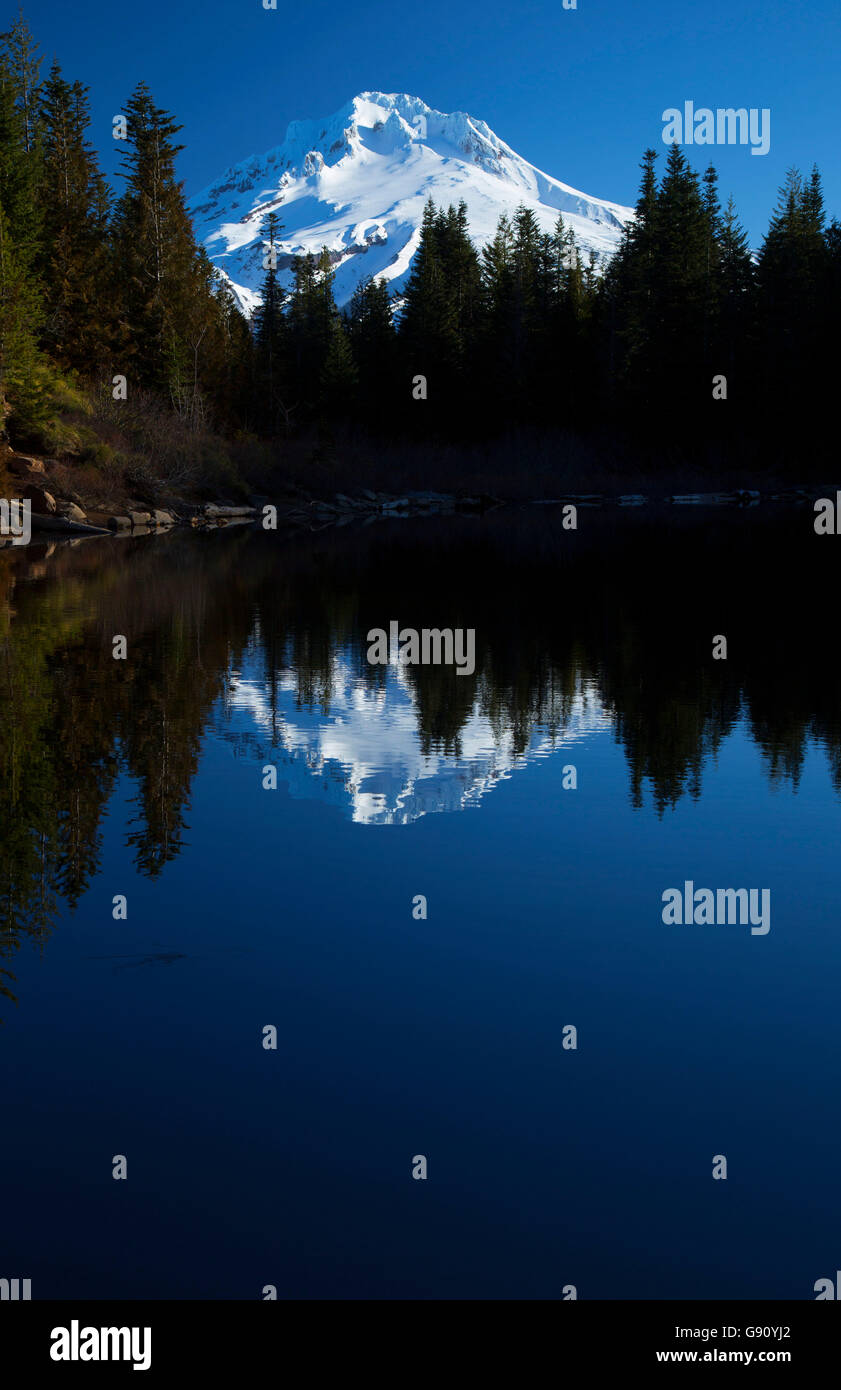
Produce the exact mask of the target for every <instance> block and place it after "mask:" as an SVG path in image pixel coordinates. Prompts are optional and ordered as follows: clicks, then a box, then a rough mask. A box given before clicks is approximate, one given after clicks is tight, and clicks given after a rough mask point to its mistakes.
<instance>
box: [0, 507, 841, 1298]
mask: <svg viewBox="0 0 841 1390" xmlns="http://www.w3.org/2000/svg"><path fill="white" fill-rule="evenodd" d="M579 520H580V529H579V531H578V532H577V533H569V532H564V531H563V530H562V528H561V526H560V518H559V517H557V516H556V515H555V514H554V513H552V512H551V510H550V509H543V508H530V509H524V510H522V511H520V512H510V513H494V514H492V515H491V516H488V517H485V518H484V519H483V518H475V517H471V518H463V519H452V520H449V521H444V520H442V521H432V520H429V521H427V522H423V523H420V522H419V523H416V524H415V523H405V522H402V523H401V522H396V523H389V524H382V525H380V524H377V525H374V526H369V527H362V528H356V527H347V528H344V529H341V530H338V531H333V532H322V533H319V534H317V535H309V534H308V535H305V536H300V535H299V536H282V535H280V534H278V535H264V534H261V533H255V532H252V531H251V530H249V529H247V528H236V529H229V530H227V531H220V532H219V533H214V534H211V535H193V534H184V533H177V534H173V535H169V536H164V537H150V538H138V539H135V540H123V541H118V540H114V541H113V542H112V541H104V542H101V541H96V542H87V543H84V544H80V545H77V546H75V547H60V548H56V549H53V550H52V551H51V552H50V551H48V550H47V549H46V548H44V547H32V548H30V550H29V551H28V552H26V553H25V554H24V553H22V552H21V551H14V552H12V551H11V550H9V549H6V550H4V551H2V552H0V922H1V923H2V928H1V933H0V972H2V973H0V1018H2V1020H3V1022H2V1026H0V1096H1V1097H2V1111H1V1112H0V1114H2V1133H3V1139H2V1146H0V1176H2V1191H3V1193H4V1197H3V1219H2V1222H1V1223H0V1275H2V1276H4V1277H29V1278H31V1279H32V1293H33V1297H34V1298H50V1297H58V1298H87V1297H92V1298H98V1297H99V1298H103V1297H118V1298H129V1297H131V1298H134V1297H137V1298H142V1297H147V1298H148V1297H151V1298H220V1299H225V1298H247V1299H259V1298H260V1297H261V1296H262V1290H263V1287H264V1286H265V1285H268V1284H273V1285H275V1286H276V1288H277V1291H278V1297H279V1298H290V1297H315V1298H325V1297H328V1298H382V1297H385V1298H436V1297H444V1298H465V1297H478V1298H552V1299H556V1298H559V1297H561V1296H562V1290H563V1288H564V1286H565V1285H569V1284H574V1285H575V1286H576V1287H577V1289H578V1294H579V1297H581V1298H626V1297H643V1298H650V1299H655V1298H664V1297H677V1298H754V1297H755V1298H804V1299H810V1298H813V1297H814V1293H813V1285H814V1282H815V1280H816V1279H818V1278H821V1277H824V1276H830V1277H831V1276H833V1274H834V1271H835V1270H836V1269H837V1268H838V1267H839V1262H841V1246H840V1245H839V1236H838V1231H839V1217H841V1201H839V1188H838V1173H839V1171H841V1126H839V1118H838V1095H839V1090H840V1089H841V1010H839V1007H838V999H839V983H841V946H839V941H841V933H839V923H838V911H837V902H838V896H839V886H841V872H840V871H839V849H838V846H839V841H840V840H841V665H839V660H838V656H837V653H836V641H835V635H834V630H833V624H832V619H831V613H832V611H833V604H834V595H835V592H836V589H837V572H838V560H837V557H836V556H835V553H834V552H833V551H832V546H833V544H834V542H833V540H832V539H831V538H820V539H819V538H816V537H815V536H814V533H813V530H812V517H811V514H810V513H809V512H808V511H804V512H791V513H786V514H782V513H781V514H778V515H773V516H771V517H768V516H764V515H762V516H760V514H759V513H758V512H757V511H751V512H738V513H724V512H716V513H711V514H696V515H693V516H691V517H690V516H677V515H676V514H675V513H674V512H671V513H668V512H667V513H664V514H662V515H649V514H646V515H639V514H630V513H623V514H619V515H617V516H614V517H613V518H611V517H608V516H603V515H602V514H600V513H597V512H582V513H580V517H579ZM837 544H838V545H839V546H841V542H837ZM392 619H397V620H398V621H399V622H400V623H401V626H411V627H416V628H421V627H436V626H462V627H472V628H475V630H476V642H477V669H476V673H475V675H474V676H472V677H469V678H460V677H456V676H455V675H454V673H453V672H452V671H450V670H447V669H445V668H417V667H413V668H407V667H403V668H400V667H398V666H391V667H387V668H378V667H373V666H370V665H369V664H368V662H367V660H366V648H367V643H366V640H365V639H366V634H367V631H368V629H369V628H371V627H387V626H388V623H389V621H390V620H392ZM115 634H124V635H125V636H126V637H127V639H128V659H127V660H126V661H115V660H114V659H113V657H112V655H111V652H112V638H113V637H114V635H115ZM716 634H723V635H726V637H727V639H728V659H727V661H713V660H712V656H711V653H712V639H713V636H714V635H716ZM268 766H273V767H275V768H276V769H277V789H276V790H267V789H266V788H265V787H264V780H265V773H264V769H265V768H266V767H268ZM571 768H574V769H575V777H576V779H577V786H575V787H574V788H573V787H571V786H569V785H565V783H567V784H568V783H569V782H570V781H571V780H572V779H571V777H570V769H571ZM687 879H691V880H693V882H694V883H695V884H696V885H697V886H699V887H700V886H704V887H711V888H717V887H730V886H732V887H741V886H744V887H748V888H750V887H753V888H768V889H770V891H771V904H772V907H771V928H770V931H769V933H768V934H767V935H765V936H759V935H752V934H751V931H750V928H749V926H740V925H721V926H696V925H692V926H665V925H664V924H663V922H662V918H661V912H662V901H661V899H662V894H663V891H664V890H665V889H666V888H668V887H672V886H679V887H682V886H683V884H684V881H685V880H687ZM418 894H423V895H425V897H426V899H427V902H428V916H427V919H426V920H416V919H415V918H414V916H413V911H412V905H413V899H414V898H415V896H416V895H418ZM116 895H124V896H125V898H126V899H127V912H128V915H127V919H126V920H115V919H114V917H113V915H112V905H113V901H114V898H115V896H116ZM267 1025H273V1026H274V1027H275V1028H276V1029H277V1049H276V1050H275V1051H267V1050H265V1049H264V1048H263V1046H262V1043H263V1029H264V1028H265V1027H266V1026H267ZM567 1025H574V1026H575V1027H576V1028H577V1030H578V1047H577V1050H570V1049H565V1048H564V1046H563V1041H564V1028H565V1027H566V1026H567ZM117 1154H121V1155H125V1157H126V1160H127V1171H128V1178H127V1181H115V1180H114V1179H113V1178H112V1158H113V1156H114V1155H117ZM418 1154H423V1155H426V1157H427V1160H428V1174H429V1176H428V1179H427V1181H425V1182H422V1181H414V1180H413V1179H412V1176H411V1171H412V1160H413V1156H415V1155H418ZM715 1155H725V1156H726V1158H727V1164H728V1177H727V1181H726V1182H724V1181H714V1180H713V1179H712V1176H711V1175H712V1168H713V1159H714V1156H715Z"/></svg>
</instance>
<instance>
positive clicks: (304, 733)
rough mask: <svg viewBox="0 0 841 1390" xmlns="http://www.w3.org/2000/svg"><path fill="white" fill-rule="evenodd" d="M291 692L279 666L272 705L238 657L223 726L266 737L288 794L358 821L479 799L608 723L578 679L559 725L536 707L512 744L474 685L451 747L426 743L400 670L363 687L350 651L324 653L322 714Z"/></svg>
mask: <svg viewBox="0 0 841 1390" xmlns="http://www.w3.org/2000/svg"><path fill="white" fill-rule="evenodd" d="M298 690H299V681H298V678H297V676H296V675H295V673H294V672H292V671H287V672H285V673H284V675H283V676H282V677H281V678H280V679H279V680H278V683H277V686H276V690H275V708H274V709H272V706H271V702H270V700H269V697H268V692H267V690H266V688H265V686H264V684H263V683H262V681H261V679H260V678H259V676H258V675H257V674H254V673H252V671H251V670H250V668H249V666H248V665H247V664H246V666H245V668H244V670H243V672H242V673H241V674H237V675H235V676H234V677H232V680H231V685H230V690H229V694H228V699H227V702H226V704H227V709H226V715H227V718H226V725H227V727H228V728H229V730H230V732H231V733H232V734H233V735H234V737H236V736H237V735H238V734H239V735H242V734H245V735H247V734H248V732H249V731H250V730H252V729H254V728H255V727H256V729H257V730H258V731H259V734H260V735H261V736H262V738H263V739H264V740H265V743H263V744H261V749H262V755H264V756H265V757H266V758H267V759H268V760H269V761H274V762H275V763H276V764H278V765H279V767H280V766H282V768H283V771H282V773H281V774H280V775H281V776H282V777H283V780H284V781H285V782H286V783H287V784H288V786H289V788H290V790H291V793H292V795H293V796H295V797H313V796H318V797H321V798H323V799H326V800H328V801H330V802H332V803H334V804H336V805H340V806H342V807H344V808H345V809H346V810H347V812H348V814H349V815H350V817H351V818H352V819H353V820H354V821H356V822H358V823H359V824H361V825H407V824H408V823H409V822H410V821H413V820H417V819H418V818H419V817H420V816H424V815H428V814H429V813H430V812H433V811H459V810H464V809H466V808H467V807H470V806H473V807H475V806H478V805H479V802H480V800H481V798H482V797H483V796H484V795H485V794H486V793H487V792H489V791H491V790H492V789H493V788H494V787H495V786H496V784H497V782H499V781H501V780H503V779H504V778H507V777H510V776H511V774H512V773H513V772H514V771H516V770H517V769H518V768H522V767H525V766H526V764H527V763H529V762H531V761H533V760H534V759H535V758H545V757H548V756H549V755H550V754H551V753H553V752H560V750H562V749H563V748H566V747H570V746H572V745H573V744H575V743H578V742H580V741H581V740H582V739H584V738H587V737H588V736H589V735H591V734H594V733H597V732H599V731H600V730H603V729H606V728H610V727H612V720H611V719H610V717H609V715H608V714H607V712H606V711H605V709H604V707H603V706H602V703H601V701H600V700H599V696H598V692H597V690H596V689H595V687H594V686H593V685H592V684H589V685H585V684H584V683H583V682H582V683H581V686H580V688H579V689H578V690H577V692H576V693H575V694H574V695H573V697H572V699H571V700H570V701H569V702H568V709H567V712H566V720H565V723H564V724H563V727H561V728H558V729H556V728H555V727H553V730H552V733H551V734H550V733H548V732H546V727H545V723H543V722H542V721H543V720H544V719H545V711H535V714H536V722H535V725H534V727H533V729H532V732H531V735H530V738H529V743H528V746H527V748H525V749H524V750H521V749H519V748H517V747H515V740H514V733H513V730H512V729H510V728H509V729H500V728H498V727H494V725H493V724H492V721H491V719H490V718H489V717H488V715H487V714H485V713H484V712H483V700H482V692H481V690H480V691H479V692H478V694H477V697H476V700H475V703H474V707H473V710H472V712H471V713H470V714H469V715H468V717H467V719H466V721H465V723H464V725H463V727H462V729H461V731H460V736H459V747H458V751H457V752H454V753H449V752H444V751H441V750H435V749H433V750H425V749H424V748H423V747H422V746H421V737H420V732H419V720H418V709H417V697H416V695H415V692H414V690H413V688H412V685H411V683H410V682H409V680H408V679H407V677H406V671H405V668H402V667H400V666H397V665H394V666H391V667H389V668H388V670H387V672H386V677H385V682H384V684H383V685H382V686H379V687H376V688H373V689H372V688H371V686H370V685H369V684H367V683H366V682H365V681H364V680H363V679H362V677H361V675H360V674H359V670H358V667H357V666H356V665H355V663H354V660H353V656H352V653H351V652H350V651H349V650H345V651H342V652H340V653H337V654H336V656H335V658H334V660H333V663H332V667H331V672H330V708H329V711H328V712H327V713H325V712H324V711H323V710H321V709H312V708H309V709H307V708H303V707H302V706H301V704H300V702H299V699H298ZM278 753H282V758H280V757H278Z"/></svg>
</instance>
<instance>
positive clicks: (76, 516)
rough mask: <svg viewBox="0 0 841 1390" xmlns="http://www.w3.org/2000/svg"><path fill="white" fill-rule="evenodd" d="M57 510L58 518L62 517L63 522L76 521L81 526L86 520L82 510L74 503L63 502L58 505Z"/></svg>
mask: <svg viewBox="0 0 841 1390" xmlns="http://www.w3.org/2000/svg"><path fill="white" fill-rule="evenodd" d="M57 510H58V513H59V516H63V517H64V519H65V521H77V522H79V523H80V524H81V523H83V522H85V521H87V519H88V518H87V516H86V514H85V513H84V512H83V511H82V508H81V507H80V506H78V505H77V504H76V503H75V502H68V501H66V500H63V501H61V502H59V503H58V506H57Z"/></svg>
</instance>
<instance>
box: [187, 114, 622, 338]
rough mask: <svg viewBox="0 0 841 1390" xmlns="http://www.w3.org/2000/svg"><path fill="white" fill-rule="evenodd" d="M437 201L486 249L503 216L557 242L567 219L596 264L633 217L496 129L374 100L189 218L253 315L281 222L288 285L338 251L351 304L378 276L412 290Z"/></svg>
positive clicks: (197, 206) (219, 193)
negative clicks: (527, 221) (292, 269)
mask: <svg viewBox="0 0 841 1390" xmlns="http://www.w3.org/2000/svg"><path fill="white" fill-rule="evenodd" d="M429 197H432V198H433V200H434V201H435V203H436V204H437V205H439V206H440V205H443V206H444V207H448V206H449V205H450V203H455V204H457V203H458V202H459V201H460V200H461V199H462V198H463V199H464V201H465V203H466V204H467V209H468V220H469V224H470V232H471V235H472V237H473V239H474V241H475V243H476V245H477V246H478V247H481V246H482V245H484V243H485V242H486V241H488V240H489V239H490V238H491V237H492V236H493V234H494V231H495V229H496V224H497V221H498V219H499V217H500V214H501V213H503V212H507V213H509V214H511V213H513V212H514V210H515V209H516V207H517V206H518V205H519V204H521V203H523V204H525V205H526V206H527V207H529V208H531V209H532V211H533V212H534V213H535V216H536V217H537V219H538V221H539V223H540V225H541V227H543V228H544V229H545V230H547V231H548V230H550V229H551V228H552V227H553V226H554V224H555V222H556V220H557V216H558V213H559V212H560V213H562V214H563V217H564V222H565V223H566V225H567V226H569V227H571V228H572V229H573V230H574V232H575V235H576V238H577V240H578V243H579V245H580V246H581V248H582V250H583V252H584V254H585V256H586V255H587V254H589V252H590V251H591V250H592V251H594V252H595V253H596V256H597V258H598V259H599V261H600V262H603V261H604V260H605V259H606V258H607V257H609V256H610V254H611V253H612V252H613V251H614V250H615V249H616V246H617V245H618V242H619V238H620V235H621V232H622V228H623V226H624V225H625V223H626V222H627V221H628V219H629V218H630V217H632V216H633V213H632V210H631V209H630V208H626V207H621V206H620V205H619V204H618V203H610V202H606V201H605V200H603V199H601V198H592V197H590V196H589V195H588V194H586V193H580V192H579V191H578V190H577V189H575V188H570V187H569V186H568V185H567V184H564V183H560V182H559V181H558V180H557V179H553V178H550V176H549V175H548V174H543V173H541V171H540V170H539V169H536V168H535V167H534V165H533V164H529V163H528V161H527V160H525V159H522V158H521V157H520V155H518V154H516V153H515V151H514V150H512V149H511V148H510V146H509V145H506V144H505V142H504V141H503V140H500V139H499V137H498V136H497V135H495V134H494V132H493V131H492V130H491V129H490V127H489V126H487V125H486V124H485V122H484V121H480V120H477V119H476V118H475V117H473V116H468V115H467V114H466V113H465V112H463V111H455V112H453V113H452V114H451V115H445V114H444V113H443V112H441V111H434V110H433V109H432V108H431V107H429V106H427V105H426V103H425V102H423V101H421V100H420V99H419V98H418V97H412V96H405V95H399V94H398V95H395V94H392V95H386V94H384V93H382V92H362V93H361V94H360V95H359V96H357V97H354V98H353V100H352V101H350V102H348V103H347V105H345V106H343V107H342V108H341V110H339V111H337V112H336V113H335V115H333V116H330V117H329V118H328V119H327V120H323V121H293V122H292V123H291V124H290V126H289V128H288V130H287V132H286V139H285V140H284V142H283V144H282V145H276V146H275V147H274V149H271V150H269V151H268V152H267V153H266V154H264V155H260V156H254V157H252V158H251V159H248V160H246V161H245V162H244V163H242V164H237V165H235V166H233V167H232V168H229V169H227V170H226V172H225V173H224V174H223V175H222V177H221V178H220V179H218V180H217V181H216V183H214V184H211V186H210V187H209V188H206V189H204V190H203V192H201V193H198V194H197V195H196V196H195V197H194V198H192V199H191V200H190V204H189V207H190V211H191V214H192V216H193V223H194V226H195V230H196V236H197V238H198V240H199V241H200V242H201V243H203V244H204V246H205V247H206V249H207V252H208V254H209V256H210V257H211V259H212V260H213V262H214V264H215V265H216V266H217V267H218V269H219V270H221V271H222V272H223V273H224V274H225V275H226V276H227V278H228V280H229V281H230V284H231V287H232V288H233V290H234V292H235V294H236V296H237V298H238V300H239V303H240V306H241V308H242V309H243V311H244V312H245V313H248V314H250V313H251V311H252V310H253V308H254V307H255V305H256V304H258V303H259V287H260V285H261V283H262V281H263V278H264V275H265V270H264V267H263V260H264V257H265V254H266V250H267V247H268V242H267V240H266V227H267V218H268V214H269V213H270V212H275V213H276V214H277V216H278V218H279V220H280V222H281V223H282V226H283V230H282V232H281V234H280V238H279V242H278V246H277V254H278V267H279V269H280V271H281V278H282V280H283V281H284V283H288V282H289V278H290V277H289V265H290V263H291V258H292V256H293V255H296V254H300V253H302V252H306V251H312V252H313V253H315V254H318V252H320V251H321V248H322V247H323V246H326V247H327V248H328V250H329V252H330V255H331V257H332V260H333V264H334V268H335V271H336V282H335V293H336V301H337V303H338V304H339V305H342V304H345V303H347V301H348V300H349V299H350V297H351V295H352V293H353V290H354V288H355V286H356V285H357V284H358V282H359V281H360V280H363V279H365V278H366V277H367V276H369V275H371V276H377V277H382V278H384V279H385V280H387V281H388V283H389V287H390V288H391V289H392V290H394V291H397V292H399V291H400V289H401V288H402V286H403V285H404V283H405V281H406V279H407V277H408V274H409V271H410V267H411V261H412V256H413V255H414V253H415V251H416V249H417V246H418V242H419V239H420V225H421V218H422V215H423V208H424V204H425V202H426V200H427V199H428V198H429Z"/></svg>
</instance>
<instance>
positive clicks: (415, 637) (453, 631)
mask: <svg viewBox="0 0 841 1390" xmlns="http://www.w3.org/2000/svg"><path fill="white" fill-rule="evenodd" d="M368 642H369V644H370V645H369V647H368V660H369V661H370V663H371V665H372V666H388V665H389V664H394V663H397V664H398V665H400V666H405V665H408V666H418V665H419V666H441V665H444V666H456V667H457V668H458V669H457V671H456V675H457V676H472V675H473V672H474V671H475V669H476V629H475V628H472V627H468V628H463V627H457V628H451V627H443V628H438V627H424V628H422V629H421V630H420V632H418V630H417V628H414V627H404V628H403V629H402V631H401V628H400V624H399V623H398V622H396V621H392V622H390V623H389V625H388V632H387V633H386V631H385V628H382V627H372V628H371V631H370V632H369V633H368Z"/></svg>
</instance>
